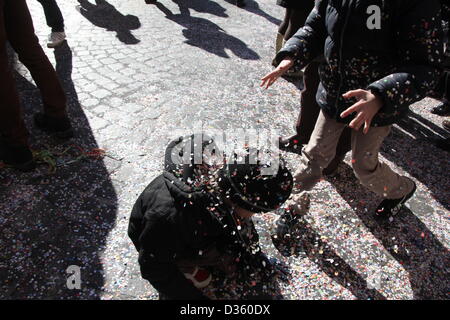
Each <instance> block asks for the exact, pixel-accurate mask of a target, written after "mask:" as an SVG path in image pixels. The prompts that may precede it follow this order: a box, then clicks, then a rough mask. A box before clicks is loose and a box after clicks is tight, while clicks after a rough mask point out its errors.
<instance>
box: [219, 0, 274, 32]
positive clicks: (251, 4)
mask: <svg viewBox="0 0 450 320" xmlns="http://www.w3.org/2000/svg"><path fill="white" fill-rule="evenodd" d="M225 1H226V2H228V3H230V4H232V5H234V4H236V0H225ZM245 3H246V6H245V7H244V8H242V9H244V10H246V11H248V12H251V13H253V14H256V15H257V16H260V17H263V18H264V19H266V20H267V21H269V22H271V23H273V24H275V25H277V26H279V25H280V24H281V20H280V19H277V18H275V17H272V16H271V15H270V14H268V13H267V12H265V11H263V10H261V8H260V7H259V4H258V2H256V1H255V0H245Z"/></svg>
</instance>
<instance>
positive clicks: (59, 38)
mask: <svg viewBox="0 0 450 320" xmlns="http://www.w3.org/2000/svg"><path fill="white" fill-rule="evenodd" d="M64 40H66V34H65V32H52V33H50V35H49V36H48V42H47V47H49V48H55V47H57V46H59V45H60V44H61V43H63V42H64Z"/></svg>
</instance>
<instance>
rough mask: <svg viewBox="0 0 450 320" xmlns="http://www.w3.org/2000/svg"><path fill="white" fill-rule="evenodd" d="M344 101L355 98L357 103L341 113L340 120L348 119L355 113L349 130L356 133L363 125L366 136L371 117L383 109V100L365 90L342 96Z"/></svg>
mask: <svg viewBox="0 0 450 320" xmlns="http://www.w3.org/2000/svg"><path fill="white" fill-rule="evenodd" d="M343 97H344V98H345V99H351V98H356V99H358V102H356V103H355V104H354V105H352V106H351V107H350V108H348V109H347V110H345V111H344V112H342V113H341V118H345V117H348V116H349V115H351V114H352V113H354V112H357V115H356V117H355V119H353V121H352V122H350V128H352V129H354V130H356V131H358V130H359V129H360V128H361V126H362V125H363V124H364V134H367V132H369V129H370V124H371V123H372V119H373V117H374V116H375V115H376V114H377V113H378V111H380V109H381V107H383V100H382V99H381V98H380V97H379V96H377V95H375V94H373V93H372V92H371V91H367V90H362V89H358V90H353V91H349V92H347V93H346V94H344V95H343Z"/></svg>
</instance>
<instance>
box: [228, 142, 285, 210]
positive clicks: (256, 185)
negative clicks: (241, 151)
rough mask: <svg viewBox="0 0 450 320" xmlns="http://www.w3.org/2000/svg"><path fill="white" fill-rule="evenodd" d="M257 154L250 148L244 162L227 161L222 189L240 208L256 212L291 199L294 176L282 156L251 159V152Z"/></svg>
mask: <svg viewBox="0 0 450 320" xmlns="http://www.w3.org/2000/svg"><path fill="white" fill-rule="evenodd" d="M257 153H258V151H256V150H250V151H249V152H248V153H247V156H246V157H245V161H244V162H243V163H228V164H225V166H224V167H223V168H222V169H221V170H220V172H219V188H220V192H221V193H222V195H223V196H224V197H225V198H226V199H228V200H230V201H231V202H233V203H234V204H235V205H237V206H238V207H240V208H243V209H245V210H247V211H250V212H253V213H262V212H270V211H273V210H276V209H278V208H279V207H280V206H281V205H282V204H283V203H284V202H285V201H286V200H287V199H288V198H289V196H290V195H291V191H292V187H293V178H292V175H291V173H290V171H289V170H288V169H287V168H286V166H285V163H284V161H283V159H281V158H280V159H278V160H277V161H275V160H276V159H272V160H269V161H265V162H264V163H262V162H261V161H259V160H257V161H253V163H252V162H250V161H249V159H250V155H251V154H257ZM274 164H276V165H274ZM274 166H275V168H274ZM273 169H275V170H273ZM268 172H271V174H268Z"/></svg>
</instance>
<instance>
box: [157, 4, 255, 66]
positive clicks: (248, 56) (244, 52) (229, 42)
mask: <svg viewBox="0 0 450 320" xmlns="http://www.w3.org/2000/svg"><path fill="white" fill-rule="evenodd" d="M176 2H177V4H178V5H179V7H180V13H179V14H173V13H172V11H170V10H169V9H168V8H167V7H165V6H164V5H163V4H162V3H160V2H158V3H156V7H157V8H158V9H159V10H161V11H162V12H163V13H164V14H165V15H166V18H167V19H169V20H171V21H173V22H175V23H177V24H179V25H180V26H182V27H183V28H184V29H183V31H182V32H183V35H184V37H185V38H186V41H185V42H186V43H187V44H189V45H191V46H194V47H198V48H200V49H203V50H205V51H207V52H209V53H212V54H215V55H217V56H219V57H222V58H229V56H228V54H227V53H226V51H225V50H226V49H229V50H231V51H232V52H233V54H235V55H236V56H238V57H239V58H241V59H245V60H257V59H259V56H258V54H257V53H256V52H255V51H253V50H252V49H250V48H248V47H247V45H246V44H245V43H244V42H243V41H241V40H239V39H238V38H236V37H233V36H231V35H229V34H227V33H226V32H225V31H224V30H223V29H221V28H220V27H219V26H218V25H216V24H215V23H213V22H211V21H209V20H207V19H203V18H199V17H193V16H191V15H190V11H189V8H190V2H188V1H186V2H184V1H181V0H180V1H176ZM194 2H195V1H194ZM211 3H213V2H211ZM208 5H210V3H209V2H208V3H206V4H204V6H208Z"/></svg>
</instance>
